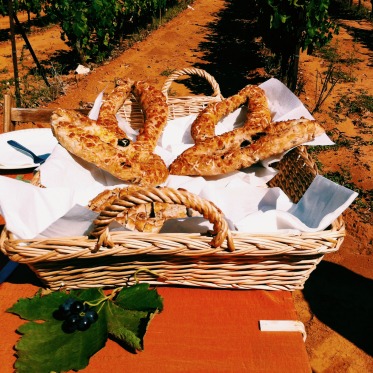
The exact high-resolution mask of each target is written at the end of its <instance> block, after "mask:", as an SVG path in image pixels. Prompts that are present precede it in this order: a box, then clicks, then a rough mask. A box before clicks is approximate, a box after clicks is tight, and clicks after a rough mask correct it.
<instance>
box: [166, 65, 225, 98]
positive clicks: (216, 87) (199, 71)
mask: <svg viewBox="0 0 373 373" xmlns="http://www.w3.org/2000/svg"><path fill="white" fill-rule="evenodd" d="M183 75H198V76H200V77H201V78H205V79H206V80H207V81H208V82H209V83H210V85H211V87H212V89H213V91H214V92H213V94H212V97H220V98H221V99H223V96H222V94H221V92H220V87H219V84H218V82H217V81H216V80H215V78H214V77H213V76H212V75H210V74H209V73H208V72H206V71H205V70H202V69H196V68H194V67H187V68H184V69H181V70H176V71H174V72H173V73H172V74H171V75H170V76H169V77H168V78H167V80H166V81H165V82H164V84H163V87H162V93H163V94H164V95H165V97H166V99H167V98H168V90H169V89H170V86H171V84H172V82H173V81H174V80H176V79H177V78H178V77H180V76H183Z"/></svg>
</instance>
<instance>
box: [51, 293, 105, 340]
mask: <svg viewBox="0 0 373 373" xmlns="http://www.w3.org/2000/svg"><path fill="white" fill-rule="evenodd" d="M53 316H54V317H55V318H56V319H57V320H61V321H63V323H62V330H63V331H64V332H65V333H73V332H75V331H76V330H80V331H85V330H87V329H88V328H89V327H90V326H91V325H92V324H93V323H94V322H96V321H97V319H98V315H97V312H96V311H95V310H94V309H93V308H91V307H90V306H89V305H88V304H87V303H83V302H82V301H80V300H76V299H74V298H67V299H66V300H65V301H64V302H63V303H62V304H61V305H60V306H59V307H58V309H57V310H56V311H55V312H54V313H53Z"/></svg>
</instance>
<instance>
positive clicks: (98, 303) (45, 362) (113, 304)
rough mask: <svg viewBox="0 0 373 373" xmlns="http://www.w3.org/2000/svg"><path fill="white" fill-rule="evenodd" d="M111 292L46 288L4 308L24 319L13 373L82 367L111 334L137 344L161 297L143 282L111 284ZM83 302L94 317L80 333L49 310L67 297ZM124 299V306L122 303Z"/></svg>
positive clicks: (140, 345)
mask: <svg viewBox="0 0 373 373" xmlns="http://www.w3.org/2000/svg"><path fill="white" fill-rule="evenodd" d="M117 290H120V291H119V292H118V291H116V292H113V293H112V295H113V296H112V297H111V296H106V295H105V294H104V292H103V291H102V289H87V290H73V291H71V292H69V293H66V292H52V293H49V294H47V295H44V296H42V295H41V292H38V293H37V294H36V295H35V296H34V297H32V298H22V299H19V300H18V302H17V303H15V304H14V305H13V306H12V307H11V308H9V309H8V310H7V311H8V312H11V313H14V314H17V315H19V316H20V317H21V318H23V319H26V320H29V322H27V323H25V324H23V325H21V326H20V327H19V328H18V332H19V333H20V334H21V335H22V336H21V338H20V340H19V341H18V343H17V344H16V346H15V349H16V351H17V361H16V364H15V368H16V372H18V373H24V372H25V373H26V372H27V373H34V372H35V373H44V372H46V373H49V372H51V371H54V372H62V371H68V370H72V369H74V370H80V369H83V368H85V367H86V366H87V365H88V363H89V359H90V357H91V356H92V355H94V354H95V353H96V352H97V351H99V350H100V349H102V348H103V347H104V346H105V344H106V340H107V338H108V337H109V336H110V335H111V336H113V337H114V338H115V339H116V340H118V341H120V342H122V343H123V344H124V345H126V346H128V347H130V348H131V349H132V350H140V351H141V350H142V349H143V338H144V336H145V333H146V329H147V327H148V324H149V322H150V320H151V318H152V316H153V315H154V314H155V313H156V312H159V311H161V310H162V309H163V300H162V298H161V297H160V296H159V295H158V293H157V291H156V290H149V285H148V284H136V285H134V286H131V287H128V288H123V289H117ZM69 297H73V298H76V299H79V300H82V301H86V302H88V303H90V304H91V306H92V307H93V308H94V309H95V310H96V311H97V312H98V314H99V318H98V320H97V321H96V322H95V323H94V324H92V325H91V326H90V328H89V329H88V330H86V331H84V332H81V331H75V332H74V333H71V334H67V333H64V332H63V331H62V329H61V325H62V321H61V320H57V319H55V317H54V316H53V315H54V311H55V310H56V309H58V307H59V305H61V304H62V303H63V302H64V301H65V300H66V299H67V298H69ZM126 304H128V308H127V307H126Z"/></svg>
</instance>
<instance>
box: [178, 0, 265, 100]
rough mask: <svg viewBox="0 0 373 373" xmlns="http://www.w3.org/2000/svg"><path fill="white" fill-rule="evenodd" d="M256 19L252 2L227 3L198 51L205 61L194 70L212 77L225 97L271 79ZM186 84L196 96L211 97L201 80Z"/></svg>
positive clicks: (207, 27) (241, 0) (243, 0)
mask: <svg viewBox="0 0 373 373" xmlns="http://www.w3.org/2000/svg"><path fill="white" fill-rule="evenodd" d="M257 16H258V8H257V5H256V2H255V1H253V0H235V1H226V3H225V7H224V8H222V9H221V10H220V11H219V12H218V13H217V14H216V20H215V21H214V22H211V23H210V24H208V25H207V26H206V32H205V40H204V41H202V42H201V43H200V44H199V46H198V48H197V51H196V52H203V54H204V57H203V62H201V63H199V64H195V65H194V67H195V68H200V69H203V70H205V71H207V72H208V73H210V74H211V75H212V76H213V77H214V78H215V79H216V81H217V82H218V84H219V86H220V89H221V93H222V94H223V96H224V97H228V96H231V95H233V94H235V93H237V92H238V91H239V90H240V89H242V88H243V87H244V86H245V85H246V84H260V83H262V82H263V81H265V80H267V79H268V78H269V76H268V75H267V74H265V72H264V66H265V63H266V58H265V55H264V54H263V45H262V44H261V43H260V42H259V33H258V30H257ZM258 71H260V73H258ZM183 84H185V85H186V86H187V87H188V88H189V89H190V90H191V92H193V93H195V94H201V93H203V94H206V95H211V88H210V89H208V87H207V88H206V86H204V85H203V82H202V83H201V79H199V80H198V79H196V78H191V79H188V80H185V81H184V82H183Z"/></svg>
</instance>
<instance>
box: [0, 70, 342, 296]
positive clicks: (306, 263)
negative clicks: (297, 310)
mask: <svg viewBox="0 0 373 373" xmlns="http://www.w3.org/2000/svg"><path fill="white" fill-rule="evenodd" d="M195 71H196V70H195V69H184V70H180V72H177V73H175V74H173V76H172V77H170V78H169V79H168V81H167V82H166V84H165V86H164V88H165V89H166V90H168V87H169V84H170V81H172V79H174V78H175V77H177V76H180V75H182V74H185V73H186V72H187V73H188V74H193V73H194V72H195ZM197 71H198V73H199V74H200V70H197ZM212 81H213V80H212ZM214 84H215V83H214ZM219 92H220V91H219V90H218V89H217V90H216V93H217V94H216V96H214V97H213V98H211V97H209V98H208V99H207V98H205V99H206V100H205V101H204V102H202V100H200V99H199V98H198V99H195V98H194V97H193V96H191V97H185V98H179V99H178V100H177V99H170V98H169V104H170V107H171V108H173V109H175V110H172V113H173V116H174V117H177V116H183V115H186V114H185V113H188V114H189V113H191V112H193V111H195V112H198V111H199V110H200V109H201V107H203V106H204V105H206V103H208V102H209V100H210V101H211V100H220V99H221V98H222V96H221V95H220V93H219ZM188 105H189V108H188ZM179 106H182V108H179ZM179 109H180V110H179ZM277 168H278V170H279V173H278V174H277V175H276V177H275V178H274V179H272V180H271V182H270V186H271V187H273V186H277V187H280V188H281V189H282V190H283V191H284V192H285V193H286V194H287V195H288V196H289V198H290V199H292V200H293V202H297V201H298V200H299V199H300V198H301V196H302V195H303V194H304V192H305V190H306V189H307V188H308V186H309V184H310V183H311V182H312V180H313V179H314V177H315V176H316V174H317V168H316V166H315V163H314V162H313V161H312V159H311V158H310V157H309V155H308V153H307V151H306V148H305V147H303V146H300V147H297V148H295V149H293V150H292V151H291V152H289V153H287V154H286V156H285V157H284V158H283V159H282V160H281V161H280V162H279V163H278V165H277ZM152 201H165V202H168V203H177V204H183V205H185V206H187V207H188V208H192V209H194V210H197V211H199V212H200V213H201V214H202V215H203V216H204V217H205V218H207V219H209V220H210V221H211V223H213V226H214V229H213V230H214V232H212V233H213V234H212V236H211V235H210V234H209V233H211V232H207V234H197V233H167V234H163V233H162V234H158V233H157V234H152V233H140V232H127V231H121V232H119V231H117V232H110V233H109V232H108V229H107V225H108V224H109V223H110V221H111V220H112V219H113V218H114V217H115V215H116V214H118V213H119V212H120V211H123V209H125V208H127V207H131V206H133V205H134V204H140V203H147V202H152ZM93 236H95V237H93ZM93 236H92V237H86V236H81V237H66V238H65V237H64V238H61V237H60V238H59V237H56V238H53V239H29V240H16V239H14V238H13V237H12V234H11V232H9V231H7V230H6V229H4V230H3V232H2V235H1V240H0V245H1V246H0V247H1V250H2V252H3V253H4V254H5V255H7V256H8V257H9V258H10V259H11V260H13V261H15V262H19V263H24V264H27V265H28V266H29V267H30V268H31V269H32V270H33V271H34V272H35V273H36V274H37V275H38V276H39V278H40V279H41V280H42V281H43V282H44V284H45V285H46V286H47V287H50V288H51V289H53V290H57V289H59V288H88V287H102V286H104V287H114V286H122V285H125V284H129V283H133V282H134V281H135V280H138V279H140V280H141V281H146V282H150V283H155V284H173V285H187V286H200V287H217V288H228V289H229V288H230V289H232V288H234V289H264V290H290V291H292V290H296V289H302V288H303V286H304V283H305V281H306V280H307V279H308V277H309V276H310V273H311V272H312V271H313V270H314V269H315V268H316V266H317V264H318V263H319V262H320V261H321V260H322V259H323V257H324V255H325V254H328V253H332V252H335V251H337V250H338V249H339V247H340V245H341V244H342V242H343V239H344V236H345V227H344V222H343V219H342V217H339V218H337V219H336V220H335V221H334V222H333V224H332V225H331V226H330V227H329V228H328V229H326V230H324V231H321V232H316V233H303V234H300V235H289V234H286V235H285V234H278V235H264V234H260V235H254V234H248V233H241V232H230V231H229V230H228V229H227V226H226V222H225V220H224V218H223V216H222V215H221V213H220V211H219V209H218V208H216V206H214V205H213V204H212V203H210V202H208V201H206V200H203V199H201V198H199V197H197V196H195V195H193V194H191V193H189V192H187V191H184V190H178V191H175V190H173V189H169V188H158V189H154V188H146V189H143V190H142V191H138V192H136V193H134V194H132V195H129V196H128V197H126V198H125V199H122V200H117V201H115V202H114V203H113V205H111V206H110V207H109V208H108V210H107V213H106V214H103V215H102V216H101V217H100V218H99V219H98V220H97V224H96V229H95V230H94V232H93Z"/></svg>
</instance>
